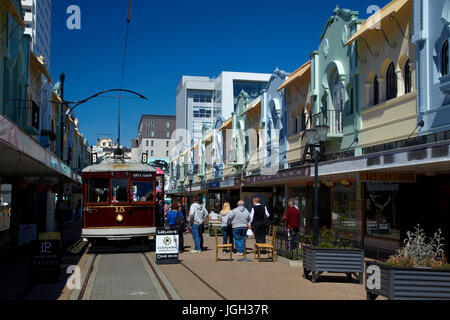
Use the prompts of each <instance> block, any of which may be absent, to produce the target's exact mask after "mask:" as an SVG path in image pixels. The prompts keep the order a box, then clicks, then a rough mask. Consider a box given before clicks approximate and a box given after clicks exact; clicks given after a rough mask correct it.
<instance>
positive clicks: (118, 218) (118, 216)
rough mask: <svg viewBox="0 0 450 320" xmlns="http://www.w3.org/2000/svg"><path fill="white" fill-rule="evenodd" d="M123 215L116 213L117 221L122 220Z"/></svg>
mask: <svg viewBox="0 0 450 320" xmlns="http://www.w3.org/2000/svg"><path fill="white" fill-rule="evenodd" d="M123 219H124V218H123V215H121V214H118V215H117V216H116V220H117V222H119V223H121V222H123Z"/></svg>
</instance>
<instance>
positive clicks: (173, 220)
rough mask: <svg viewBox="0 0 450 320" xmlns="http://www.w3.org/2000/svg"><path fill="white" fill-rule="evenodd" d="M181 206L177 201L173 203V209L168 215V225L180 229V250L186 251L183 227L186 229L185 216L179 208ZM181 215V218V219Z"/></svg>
mask: <svg viewBox="0 0 450 320" xmlns="http://www.w3.org/2000/svg"><path fill="white" fill-rule="evenodd" d="M179 209H180V207H179V205H178V203H177V202H174V203H172V211H169V213H168V214H167V217H166V223H167V225H168V226H169V227H170V228H171V229H174V230H177V231H178V244H179V245H178V251H179V252H183V251H184V238H183V231H184V230H183V229H184V225H185V224H184V221H185V219H184V216H183V214H182V213H181V211H180V210H179ZM178 217H180V218H181V219H182V220H181V219H179V218H178Z"/></svg>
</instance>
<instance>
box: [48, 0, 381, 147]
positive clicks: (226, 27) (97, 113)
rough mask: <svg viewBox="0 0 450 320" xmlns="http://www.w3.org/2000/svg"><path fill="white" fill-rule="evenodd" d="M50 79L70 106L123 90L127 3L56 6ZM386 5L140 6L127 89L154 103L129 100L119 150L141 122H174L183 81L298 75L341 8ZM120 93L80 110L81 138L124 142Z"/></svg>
mask: <svg viewBox="0 0 450 320" xmlns="http://www.w3.org/2000/svg"><path fill="white" fill-rule="evenodd" d="M52 2H53V9H52V11H53V12H52V53H51V54H52V58H51V59H52V63H51V70H50V71H51V75H52V78H53V79H54V81H55V82H56V81H57V80H58V79H59V75H60V73H61V72H64V73H65V75H66V86H65V88H66V89H65V99H66V100H68V101H75V100H80V99H84V98H87V97H89V96H91V95H92V94H94V93H97V92H99V91H102V90H105V89H115V88H120V82H121V75H122V59H123V53H124V43H125V33H126V18H127V14H128V0H53V1H52ZM388 2H389V1H388V0H358V1H355V0H351V1H350V0H321V1H299V0H296V1H293V0H290V1H288V0H276V1H274V0H271V1H268V0H208V1H207V0H190V1H189V0H168V1H153V0H133V1H132V10H131V23H130V29H129V42H128V57H127V64H126V70H125V77H124V88H125V89H129V90H133V91H137V92H139V93H141V94H143V95H144V96H146V97H147V98H148V99H149V101H144V100H140V99H136V98H134V97H133V96H132V95H128V94H127V95H126V98H125V99H123V100H122V112H121V119H122V121H121V128H122V129H121V142H122V144H123V145H124V146H128V147H129V146H130V144H131V139H133V138H135V137H136V135H137V126H138V123H139V119H140V116H141V115H142V114H168V115H175V111H176V86H177V84H178V82H179V81H180V79H181V76H182V75H196V76H209V77H217V76H218V75H219V74H220V72H221V71H241V72H262V73H272V72H273V71H274V70H275V68H277V67H278V68H279V69H281V70H285V71H287V72H292V71H294V70H295V69H297V68H298V67H299V66H301V65H302V64H303V63H305V62H306V61H307V60H308V57H309V54H310V53H311V52H312V51H313V50H316V49H317V47H318V45H319V41H320V34H321V33H322V31H323V29H324V27H325V23H326V21H327V19H328V17H329V16H330V15H332V12H333V10H334V9H335V8H336V5H337V4H338V5H339V7H341V8H349V9H352V10H356V11H359V17H360V18H361V19H366V18H367V17H368V16H369V14H367V10H368V7H369V6H371V5H377V6H379V7H383V6H384V5H386V4H387V3H388ZM70 5H78V6H79V7H80V9H81V30H69V29H68V28H67V27H66V20H67V19H68V17H69V16H70V15H69V14H67V13H66V11H67V8H68V7H69V6H70ZM118 95H119V94H118V93H116V94H109V95H108V97H104V98H99V99H94V100H91V102H89V103H87V104H84V105H81V106H80V107H79V108H78V109H77V111H76V114H77V117H78V118H79V121H80V130H81V132H82V133H83V134H84V136H85V137H87V138H88V140H89V143H90V144H95V143H96V141H97V138H98V137H99V135H102V134H111V135H113V138H114V140H116V139H117V107H118V99H117V96H118Z"/></svg>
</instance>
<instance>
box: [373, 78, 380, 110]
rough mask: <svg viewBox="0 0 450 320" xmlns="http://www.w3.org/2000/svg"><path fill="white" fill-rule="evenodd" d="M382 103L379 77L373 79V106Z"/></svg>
mask: <svg viewBox="0 0 450 320" xmlns="http://www.w3.org/2000/svg"><path fill="white" fill-rule="evenodd" d="M379 103H380V85H379V83H378V76H375V78H374V79H373V105H374V106H376V105H377V104H379Z"/></svg>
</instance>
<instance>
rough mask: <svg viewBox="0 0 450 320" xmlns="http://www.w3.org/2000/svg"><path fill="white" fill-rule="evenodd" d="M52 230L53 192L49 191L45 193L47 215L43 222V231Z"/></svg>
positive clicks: (53, 224) (53, 222) (53, 216)
mask: <svg viewBox="0 0 450 320" xmlns="http://www.w3.org/2000/svg"><path fill="white" fill-rule="evenodd" d="M75 214H76V212H75ZM54 230H55V194H54V193H52V192H51V191H50V192H48V193H47V216H46V222H45V232H53V231H54Z"/></svg>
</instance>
